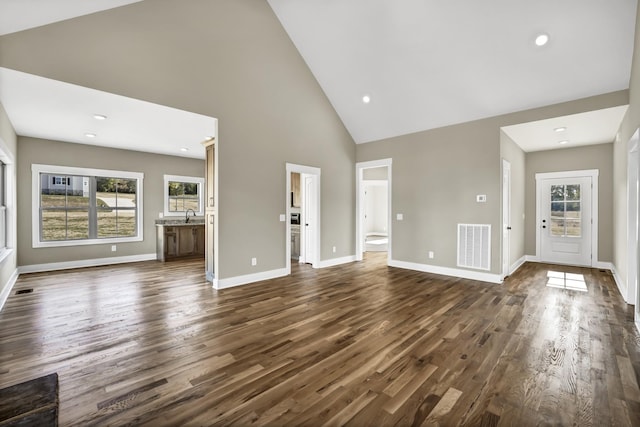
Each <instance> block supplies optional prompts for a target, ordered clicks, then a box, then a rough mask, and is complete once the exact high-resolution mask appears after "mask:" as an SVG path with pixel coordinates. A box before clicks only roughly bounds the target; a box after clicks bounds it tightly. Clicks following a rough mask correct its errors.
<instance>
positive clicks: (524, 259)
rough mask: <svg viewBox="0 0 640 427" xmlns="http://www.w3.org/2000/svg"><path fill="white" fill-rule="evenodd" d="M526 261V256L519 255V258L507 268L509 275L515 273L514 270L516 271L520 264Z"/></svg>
mask: <svg viewBox="0 0 640 427" xmlns="http://www.w3.org/2000/svg"><path fill="white" fill-rule="evenodd" d="M525 262H527V256H526V255H523V256H521V257H520V259H519V260H517V261H516V262H514V263H513V264H512V265H511V267H510V268H509V275H511V274H513V273H515V272H516V271H518V269H519V268H520V267H522V265H523V264H524V263H525Z"/></svg>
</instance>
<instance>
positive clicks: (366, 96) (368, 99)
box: [362, 95, 371, 104]
mask: <svg viewBox="0 0 640 427" xmlns="http://www.w3.org/2000/svg"><path fill="white" fill-rule="evenodd" d="M362 102H364V103H365V104H368V103H370V102H371V97H370V96H369V95H365V96H363V97H362Z"/></svg>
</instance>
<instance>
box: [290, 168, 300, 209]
mask: <svg viewBox="0 0 640 427" xmlns="http://www.w3.org/2000/svg"><path fill="white" fill-rule="evenodd" d="M291 206H292V207H294V208H299V207H300V174H299V173H297V172H291Z"/></svg>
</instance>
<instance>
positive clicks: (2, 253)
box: [0, 248, 14, 264]
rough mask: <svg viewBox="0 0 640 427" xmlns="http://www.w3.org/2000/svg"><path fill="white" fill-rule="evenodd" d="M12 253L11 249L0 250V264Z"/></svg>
mask: <svg viewBox="0 0 640 427" xmlns="http://www.w3.org/2000/svg"><path fill="white" fill-rule="evenodd" d="M13 251H14V249H13V248H4V249H0V264H2V263H4V261H5V260H6V259H7V258H9V256H10V255H11V254H12V253H13Z"/></svg>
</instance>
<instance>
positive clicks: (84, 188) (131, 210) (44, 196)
mask: <svg viewBox="0 0 640 427" xmlns="http://www.w3.org/2000/svg"><path fill="white" fill-rule="evenodd" d="M62 171H65V172H69V173H68V174H65V175H62V174H61V173H60V172H62ZM32 173H33V175H34V182H35V184H34V193H35V194H36V195H37V201H36V203H35V204H34V224H35V225H37V230H36V229H35V227H34V242H33V243H34V247H39V246H65V245H69V244H88V243H105V242H106V241H112V240H113V241H116V240H117V241H138V240H142V227H141V210H142V207H141V200H142V197H141V190H142V176H143V175H142V174H139V173H133V172H116V171H103V170H91V169H80V168H62V167H57V166H44V165H33V168H32ZM35 185H37V188H35ZM36 206H37V207H36ZM36 238H37V240H36Z"/></svg>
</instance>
